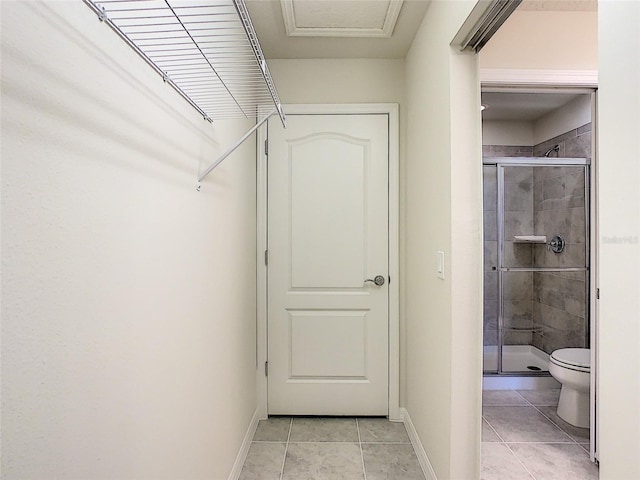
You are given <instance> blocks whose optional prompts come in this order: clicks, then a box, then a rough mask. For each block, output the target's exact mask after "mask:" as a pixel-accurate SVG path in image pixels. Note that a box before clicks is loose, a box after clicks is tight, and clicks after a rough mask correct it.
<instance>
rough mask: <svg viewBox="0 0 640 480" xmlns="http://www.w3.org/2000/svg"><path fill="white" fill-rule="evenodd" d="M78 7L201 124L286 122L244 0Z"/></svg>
mask: <svg viewBox="0 0 640 480" xmlns="http://www.w3.org/2000/svg"><path fill="white" fill-rule="evenodd" d="M83 1H84V3H86V4H87V5H88V6H89V7H90V8H91V9H92V10H94V12H95V13H96V14H97V15H98V18H99V19H100V20H101V21H103V22H105V23H106V24H107V25H109V27H111V28H112V29H113V30H114V31H115V32H116V33H117V34H118V35H119V36H120V37H122V39H123V40H125V42H126V43H127V44H128V45H129V46H130V47H131V48H133V49H134V50H135V51H136V52H137V53H138V54H139V55H140V56H141V57H142V58H143V59H144V60H145V61H146V62H147V63H148V64H149V65H150V66H151V67H152V68H153V69H154V70H155V71H156V72H157V73H158V74H159V75H160V76H161V77H162V79H163V80H164V81H165V82H166V83H168V84H170V85H171V86H172V87H173V88H174V89H175V90H176V91H177V92H178V93H179V94H180V95H182V96H183V97H184V98H185V100H187V102H189V103H190V104H191V105H192V106H193V107H194V108H195V109H196V110H197V111H198V112H199V113H200V114H201V115H202V116H203V118H204V119H205V120H207V121H209V122H212V121H214V120H223V119H234V118H256V119H257V118H258V116H259V115H260V113H261V112H267V111H268V112H270V113H268V114H267V115H266V117H265V118H264V119H263V120H262V121H261V122H259V124H262V123H264V121H266V119H267V118H268V117H270V116H271V115H273V114H275V113H277V114H278V115H279V117H280V120H281V121H282V124H283V125H285V124H286V117H285V114H284V111H283V109H282V104H281V102H280V99H279V97H278V92H277V91H276V87H275V84H274V82H273V80H272V78H271V74H270V72H269V68H268V66H267V62H266V60H265V58H264V55H263V53H262V49H261V48H260V44H259V42H258V37H257V35H256V33H255V30H254V28H253V25H252V23H251V19H250V18H249V14H248V11H247V8H246V5H245V3H244V0H171V1H169V0H99V1H93V0H83ZM253 131H255V128H254V129H252V130H251V131H250V132H249V134H250V133H253ZM249 134H247V135H246V136H245V137H243V138H242V140H244V139H246V137H247V136H248V135H249ZM240 143H241V142H238V143H237V145H235V147H237V146H238V145H239V144H240ZM233 150H235V148H233V149H231V150H230V151H229V152H228V153H227V154H226V155H225V156H224V158H226V156H227V155H228V154H230V153H231V152H232V151H233ZM224 158H221V159H219V161H217V162H214V165H213V167H215V166H216V165H217V164H219V163H220V162H221V161H222V160H224ZM212 169H213V168H211V170H212ZM209 171H210V170H209ZM209 171H206V173H205V174H204V175H202V174H201V175H200V176H199V178H198V181H200V180H202V178H204V176H206V174H208V173H209Z"/></svg>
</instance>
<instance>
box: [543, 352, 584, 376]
mask: <svg viewBox="0 0 640 480" xmlns="http://www.w3.org/2000/svg"><path fill="white" fill-rule="evenodd" d="M549 360H551V362H553V363H555V364H556V365H558V366H559V367H564V368H568V369H570V370H575V371H576V372H586V373H589V372H590V371H591V350H589V349H588V348H561V349H560V350H556V351H554V352H553V353H552V354H551V355H550V357H549Z"/></svg>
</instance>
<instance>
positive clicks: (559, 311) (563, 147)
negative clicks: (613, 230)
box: [483, 124, 591, 353]
mask: <svg viewBox="0 0 640 480" xmlns="http://www.w3.org/2000/svg"><path fill="white" fill-rule="evenodd" d="M555 145H559V151H558V152H557V153H556V152H551V154H550V156H551V157H556V156H559V157H565V158H590V157H591V124H587V125H584V126H582V127H580V128H578V129H575V130H572V131H570V132H567V133H565V134H563V135H560V136H558V137H556V138H553V139H551V140H548V141H546V142H543V143H541V144H538V145H535V146H533V147H527V146H500V145H485V146H483V156H484V157H527V156H544V154H545V153H546V152H547V151H548V150H549V149H550V148H552V147H554V146H555ZM483 173H484V232H485V233H484V251H485V264H484V277H485V284H484V285H485V288H484V344H485V345H496V344H497V340H498V337H497V284H498V275H497V271H496V269H495V268H496V267H497V233H496V232H497V223H496V211H497V182H496V177H495V168H494V167H486V166H485V167H484V171H483ZM556 233H558V234H561V235H563V236H564V238H565V241H566V242H567V246H566V249H565V251H564V252H563V253H561V254H554V253H553V252H549V251H548V250H547V249H546V246H545V245H530V244H515V243H513V242H512V241H511V239H513V236H514V235H531V234H536V235H546V236H547V238H548V239H550V238H551V236H552V235H553V234H556ZM586 233H587V232H586V225H585V210H584V170H583V168H581V167H538V168H518V169H507V170H506V171H505V263H506V265H508V266H522V267H526V266H535V267H544V266H567V267H569V266H572V267H573V266H577V267H583V266H584V265H585V239H586ZM586 278H587V275H586V274H585V273H583V272H554V273H551V272H535V273H531V272H508V273H505V277H504V280H505V281H504V292H503V297H504V298H503V300H504V322H505V325H504V326H505V329H504V344H505V345H534V346H536V347H538V348H540V349H541V350H543V351H545V352H547V353H551V352H552V351H553V350H555V349H557V348H563V347H585V346H587V344H586V343H585V342H586V332H587V329H586V326H587V313H586V310H587V309H586V305H587V302H586V283H585V281H586Z"/></svg>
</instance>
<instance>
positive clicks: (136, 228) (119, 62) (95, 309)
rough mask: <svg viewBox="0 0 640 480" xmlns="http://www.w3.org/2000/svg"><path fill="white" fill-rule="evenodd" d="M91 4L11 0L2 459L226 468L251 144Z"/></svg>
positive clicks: (248, 296)
mask: <svg viewBox="0 0 640 480" xmlns="http://www.w3.org/2000/svg"><path fill="white" fill-rule="evenodd" d="M251 123H252V122H250V121H246V120H244V121H233V122H229V123H226V122H219V123H216V124H215V125H214V126H211V125H210V124H208V123H206V122H205V121H204V120H203V119H202V118H201V117H200V116H199V115H198V114H197V112H196V111H195V110H193V108H192V107H190V106H189V105H188V104H187V103H186V102H185V101H184V100H183V99H181V98H180V97H179V96H178V95H177V94H176V93H175V92H174V91H173V90H172V89H171V88H170V87H169V86H167V85H165V84H163V82H162V80H161V79H160V78H159V77H158V76H157V75H156V74H155V73H154V72H153V71H152V70H151V69H150V68H149V67H148V66H147V65H146V64H145V63H144V62H143V61H142V60H141V59H140V58H139V57H137V55H136V54H135V53H133V51H132V50H131V49H130V48H129V47H127V46H126V45H125V44H124V42H122V41H121V40H120V39H119V38H117V36H116V35H115V34H114V33H113V32H112V31H111V30H110V29H109V28H108V27H107V26H105V25H104V24H102V23H100V22H99V21H98V19H97V17H96V15H95V14H94V13H93V12H92V11H90V9H89V8H87V7H86V6H85V5H84V4H83V3H82V2H64V3H62V2H50V3H46V4H43V3H35V2H2V473H3V478H5V479H7V480H10V479H20V480H27V479H44V478H46V479H47V480H54V479H72V478H74V479H91V480H99V479H108V480H113V479H116V478H117V479H123V480H125V479H133V478H148V479H154V480H161V479H168V480H175V479H177V478H188V479H190V480H195V479H207V480H212V479H213V480H223V479H226V478H227V477H228V475H229V472H230V471H231V468H232V465H233V462H234V460H235V457H236V455H237V453H238V450H239V448H240V445H241V442H242V439H243V436H244V434H245V432H246V430H247V427H248V426H249V424H250V421H251V419H252V416H253V414H254V412H255V409H256V391H255V371H256V368H255V221H256V218H255V143H252V142H248V143H247V144H246V145H244V146H243V147H241V149H240V150H239V151H238V152H237V153H235V154H234V155H233V156H232V157H230V158H229V159H228V160H227V161H226V162H225V163H224V164H222V165H221V166H220V167H219V168H218V169H216V170H215V171H214V172H213V173H212V174H211V176H210V177H209V178H207V180H206V181H205V182H204V185H203V189H202V191H201V192H197V191H196V189H195V179H196V174H197V171H198V169H201V168H204V167H205V166H206V165H207V164H208V163H210V162H211V161H213V160H214V159H215V157H216V155H217V154H218V153H220V152H221V151H224V150H225V149H226V147H227V146H228V144H230V143H231V142H232V141H233V140H235V138H237V137H239V136H241V135H242V133H243V132H244V131H245V129H248V128H249V127H250V125H251Z"/></svg>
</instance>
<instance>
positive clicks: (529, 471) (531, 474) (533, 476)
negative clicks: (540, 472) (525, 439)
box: [504, 443, 537, 480]
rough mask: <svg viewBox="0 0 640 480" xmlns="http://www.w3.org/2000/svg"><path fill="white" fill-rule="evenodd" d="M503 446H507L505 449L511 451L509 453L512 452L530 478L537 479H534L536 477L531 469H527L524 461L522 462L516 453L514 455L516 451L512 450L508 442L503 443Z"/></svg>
mask: <svg viewBox="0 0 640 480" xmlns="http://www.w3.org/2000/svg"><path fill="white" fill-rule="evenodd" d="M504 446H505V447H507V449H508V450H509V451H510V452H511V454H512V455H513V456H514V457H516V460H517V461H518V462H519V463H520V465H522V468H524V469H525V470H526V471H527V473H528V474H529V475H530V476H531V478H532V479H533V480H537V479H536V477H535V475H534V474H533V473H531V470H529V469H528V468H527V466H526V465H525V464H524V462H523V461H522V460H520V457H519V456H518V455H516V452H514V451H513V450H512V449H511V447H510V446H509V444H508V443H505V444H504Z"/></svg>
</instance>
